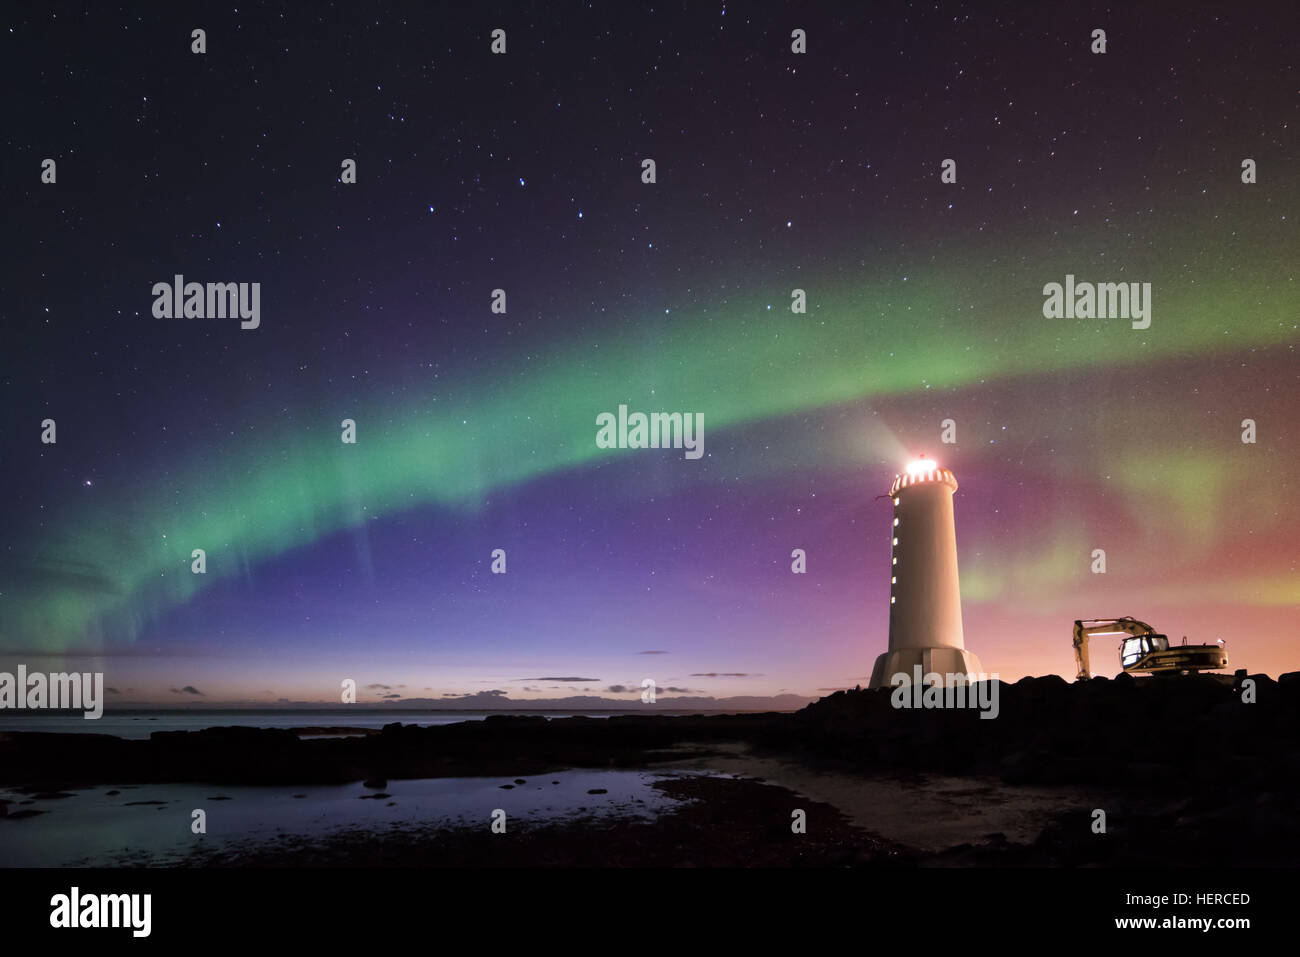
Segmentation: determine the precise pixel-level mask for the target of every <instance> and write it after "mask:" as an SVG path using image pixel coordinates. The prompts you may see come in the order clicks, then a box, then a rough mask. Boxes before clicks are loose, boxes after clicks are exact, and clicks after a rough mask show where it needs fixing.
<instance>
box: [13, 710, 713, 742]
mask: <svg viewBox="0 0 1300 957" xmlns="http://www.w3.org/2000/svg"><path fill="white" fill-rule="evenodd" d="M627 713H629V714H635V713H636V712H627ZM673 713H675V712H669V711H656V712H655V714H673ZM682 713H684V714H687V713H696V712H682ZM489 714H544V715H545V716H546V717H548V718H565V717H571V716H573V715H579V714H585V715H588V716H590V717H593V718H604V717H608V716H609V714H610V712H585V711H572V712H561V711H547V712H538V711H416V710H411V711H307V710H304V711H186V712H143V711H135V712H128V711H124V712H116V713H114V712H109V711H106V712H104V715H103V717H101V718H97V719H95V720H93V721H88V720H86V719H85V718H83V717H81V716H80V715H77V714H50V713H49V712H40V711H8V710H6V711H0V732H4V731H64V732H72V733H74V734H111V735H114V736H116V737H119V738H147V737H149V735H150V734H152V733H153V732H155V731H201V730H203V729H204V728H219V727H228V726H230V725H239V726H242V727H247V728H284V729H288V728H308V727H330V728H358V729H361V728H376V729H377V728H382V727H383V726H384V725H386V724H392V723H393V722H395V721H400V722H401V723H402V724H418V725H422V726H428V725H435V724H453V723H455V722H457V721H482V720H483V719H484V718H485V717H487V716H488V715H489Z"/></svg>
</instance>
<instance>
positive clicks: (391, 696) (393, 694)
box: [379, 691, 401, 698]
mask: <svg viewBox="0 0 1300 957" xmlns="http://www.w3.org/2000/svg"><path fill="white" fill-rule="evenodd" d="M379 697H381V698H400V697H401V695H400V694H398V693H397V692H395V691H394V692H393V693H392V694H385V695H380V696H379Z"/></svg>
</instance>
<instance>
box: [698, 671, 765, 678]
mask: <svg viewBox="0 0 1300 957" xmlns="http://www.w3.org/2000/svg"><path fill="white" fill-rule="evenodd" d="M690 677H692V678H761V677H762V675H753V674H750V673H749V672H746V671H701V672H697V673H696V674H693V675H691V676H690Z"/></svg>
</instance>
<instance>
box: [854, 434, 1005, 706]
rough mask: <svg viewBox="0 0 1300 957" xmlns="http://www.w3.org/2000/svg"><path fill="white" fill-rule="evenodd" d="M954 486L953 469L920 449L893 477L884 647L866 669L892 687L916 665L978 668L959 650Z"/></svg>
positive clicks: (967, 671)
mask: <svg viewBox="0 0 1300 957" xmlns="http://www.w3.org/2000/svg"><path fill="white" fill-rule="evenodd" d="M955 491H957V479H956V478H955V477H954V476H953V474H952V471H951V470H950V469H946V468H941V467H940V466H939V464H938V463H937V462H935V461H934V460H933V459H928V458H926V457H925V456H924V455H921V456H919V457H917V458H916V459H914V460H913V461H911V462H909V463H908V464H907V467H906V468H905V470H904V471H903V473H902V474H900V475H897V476H895V478H894V484H893V486H892V487H891V488H890V490H889V497H890V498H891V499H892V500H893V505H894V521H893V532H894V538H893V555H892V556H891V558H890V571H891V580H890V589H889V650H888V651H887V652H885V653H884V654H883V655H881V656H880V657H878V658H877V659H876V664H875V667H874V668H872V670H871V685H870V687H872V688H889V687H892V686H893V685H894V684H895V683H896V682H897V681H898V680H899V679H898V678H897V677H896V676H898V675H902V676H903V679H904V680H905V681H906V683H908V684H910V683H911V682H912V680H913V676H914V674H915V672H914V668H915V667H916V666H917V665H919V666H920V668H921V674H922V675H928V674H938V675H940V676H947V675H957V674H962V675H975V674H978V673H979V672H980V662H979V658H977V657H976V656H975V654H974V653H973V652H970V651H967V650H966V647H965V641H964V637H963V635H962V623H961V591H960V588H959V585H958V581H957V530H956V524H955V521H954V519H953V507H952V495H953V492H955ZM944 680H945V683H947V681H948V679H947V678H946V677H945V679H944Z"/></svg>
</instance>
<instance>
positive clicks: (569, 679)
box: [514, 678, 600, 681]
mask: <svg viewBox="0 0 1300 957" xmlns="http://www.w3.org/2000/svg"><path fill="white" fill-rule="evenodd" d="M514 680H515V681H599V680H600V679H599V678H515V679H514Z"/></svg>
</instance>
